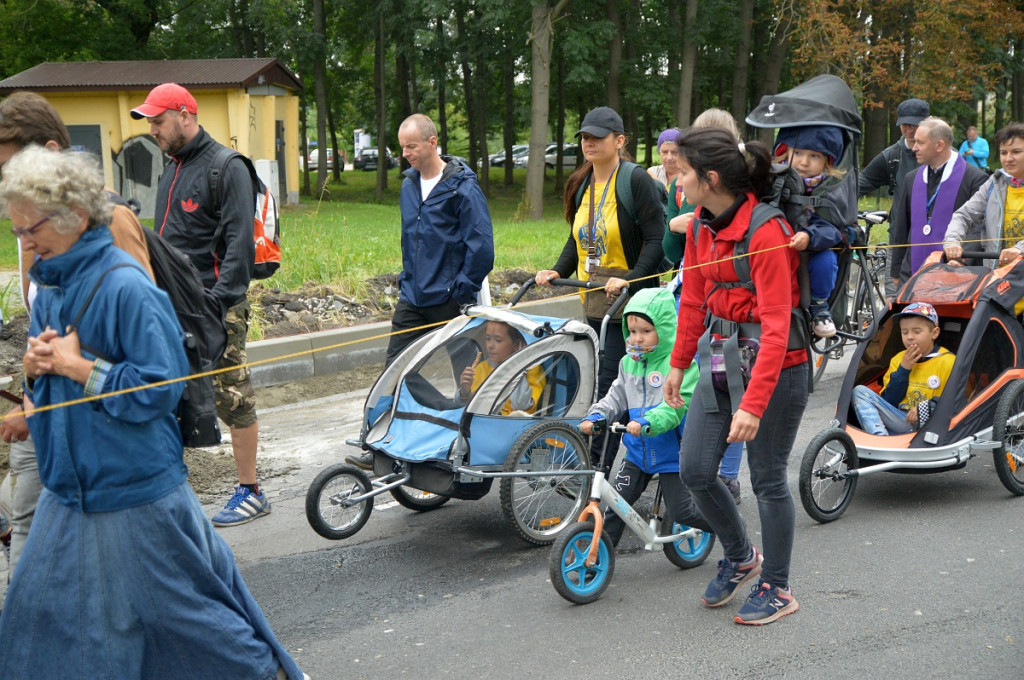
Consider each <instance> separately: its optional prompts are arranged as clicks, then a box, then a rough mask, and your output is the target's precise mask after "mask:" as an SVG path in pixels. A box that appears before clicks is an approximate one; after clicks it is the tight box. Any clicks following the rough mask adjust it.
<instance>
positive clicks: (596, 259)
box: [536, 106, 668, 455]
mask: <svg viewBox="0 0 1024 680" xmlns="http://www.w3.org/2000/svg"><path fill="white" fill-rule="evenodd" d="M624 129H625V126H624V125H623V124H622V118H621V117H620V116H619V114H617V113H616V112H615V111H614V110H613V109H611V108H609V107H607V106H601V107H599V108H596V109H594V110H593V111H591V112H589V113H588V114H587V115H586V116H584V118H583V123H582V124H581V125H580V130H579V132H577V133H576V136H577V137H579V138H580V148H581V149H582V150H583V155H584V157H585V158H586V162H585V163H584V164H583V165H582V166H581V167H580V168H579V169H578V170H576V172H574V173H573V174H572V175H571V176H570V177H569V179H568V181H567V182H566V185H565V219H566V222H568V223H569V226H570V227H571V231H570V233H569V238H568V240H567V241H566V243H565V246H564V247H563V248H562V254H561V255H560V256H559V258H558V261H557V262H556V263H555V266H554V267H552V268H551V269H545V270H542V271H539V272H537V276H536V282H537V285H540V286H550V285H551V284H550V281H551V279H554V278H565V277H568V276H570V275H575V276H576V278H578V279H581V280H584V281H586V280H588V279H589V278H590V273H591V272H592V271H593V270H594V268H595V267H610V268H615V269H620V270H622V272H623V273H622V274H621V275H620V276H613V277H611V278H610V279H609V280H608V282H607V283H606V284H605V293H606V294H607V295H608V296H609V297H612V296H614V295H617V294H618V293H619V291H621V290H622V289H623V288H626V287H627V286H628V287H629V291H630V293H635V292H637V291H638V290H640V289H642V288H652V287H656V286H658V285H660V282H659V280H658V277H657V274H658V273H659V272H660V271H661V267H662V262H663V260H664V251H663V250H662V249H661V240H662V237H663V236H664V234H665V204H666V202H667V199H668V196H667V194H666V193H665V189H664V187H662V186H661V185H660V184H659V183H658V182H657V181H656V180H654V179H652V178H651V176H650V175H648V174H647V171H646V170H644V169H643V168H642V167H641V166H639V165H636V164H635V163H629V164H628V165H626V164H624V163H621V162H620V160H626V161H628V160H629V159H628V156H626V155H625V152H624V147H625V145H626V136H625V134H624V133H623V130H624ZM622 172H628V173H629V188H630V190H631V194H632V201H631V207H632V209H630V206H627V205H624V204H623V202H622V201H621V200H620V199H621V197H620V196H618V195H617V194H616V188H617V187H618V186H619V184H620V183H619V182H618V181H617V180H618V179H619V178H618V175H619V173H622ZM581 187H586V188H585V189H584V190H583V195H582V200H580V201H579V204H578V205H577V193H579V191H580V188H581ZM591 206H593V212H591ZM591 215H593V219H591ZM587 323H588V324H590V327H591V328H593V329H594V330H595V332H597V333H600V332H601V319H600V318H591V317H589V316H588V317H587ZM625 354H626V341H625V338H624V337H623V335H622V334H621V333H608V334H607V336H606V338H605V347H604V354H603V356H602V358H601V365H600V367H599V369H598V381H597V396H596V397H595V399H597V400H599V399H601V398H602V397H603V396H604V395H605V393H607V392H608V388H609V387H610V386H611V384H612V382H614V380H615V377H616V375H618V369H619V360H620V359H622V357H623V356H625ZM592 451H593V449H592ZM598 455H600V454H599V453H598Z"/></svg>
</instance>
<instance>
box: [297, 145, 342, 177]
mask: <svg viewBox="0 0 1024 680" xmlns="http://www.w3.org/2000/svg"><path fill="white" fill-rule="evenodd" d="M306 165H308V166H309V169H310V170H311V171H313V172H315V171H316V170H318V169H319V168H320V153H319V152H318V151H317V150H316V149H310V150H309V158H307V159H306ZM327 167H329V168H333V167H334V149H327ZM339 167H340V168H341V170H343V171H344V170H345V164H344V163H342V164H340V166H339Z"/></svg>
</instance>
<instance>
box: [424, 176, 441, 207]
mask: <svg viewBox="0 0 1024 680" xmlns="http://www.w3.org/2000/svg"><path fill="white" fill-rule="evenodd" d="M443 174H444V172H443V171H442V172H439V173H437V176H436V177H434V178H433V179H423V175H420V200H421V201H425V200H427V196H429V195H430V192H431V191H433V190H434V187H436V186H437V183H438V182H440V181H441V175H443Z"/></svg>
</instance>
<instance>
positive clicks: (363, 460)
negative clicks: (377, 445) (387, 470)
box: [345, 451, 373, 470]
mask: <svg viewBox="0 0 1024 680" xmlns="http://www.w3.org/2000/svg"><path fill="white" fill-rule="evenodd" d="M345 462H346V463H349V464H350V465H355V466H356V467H357V468H362V469H363V470H372V469H373V454H372V453H370V452H369V451H364V452H362V453H360V454H359V455H358V456H345Z"/></svg>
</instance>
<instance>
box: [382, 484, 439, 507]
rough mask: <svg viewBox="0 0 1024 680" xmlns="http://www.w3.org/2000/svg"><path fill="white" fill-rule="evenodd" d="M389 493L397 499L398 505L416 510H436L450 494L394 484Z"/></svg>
mask: <svg viewBox="0 0 1024 680" xmlns="http://www.w3.org/2000/svg"><path fill="white" fill-rule="evenodd" d="M391 495H392V496H393V497H394V499H395V500H396V501H398V504H399V505H401V506H402V507H405V508H409V509H410V510H415V511H416V512H430V511H431V510H436V509H437V508H439V507H441V506H442V505H444V504H445V503H447V502H448V501H450V500H451V496H442V495H441V494H437V493H430V492H429V491H420V490H419V489H414V488H412V487H411V486H396V487H395V488H394V489H391Z"/></svg>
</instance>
